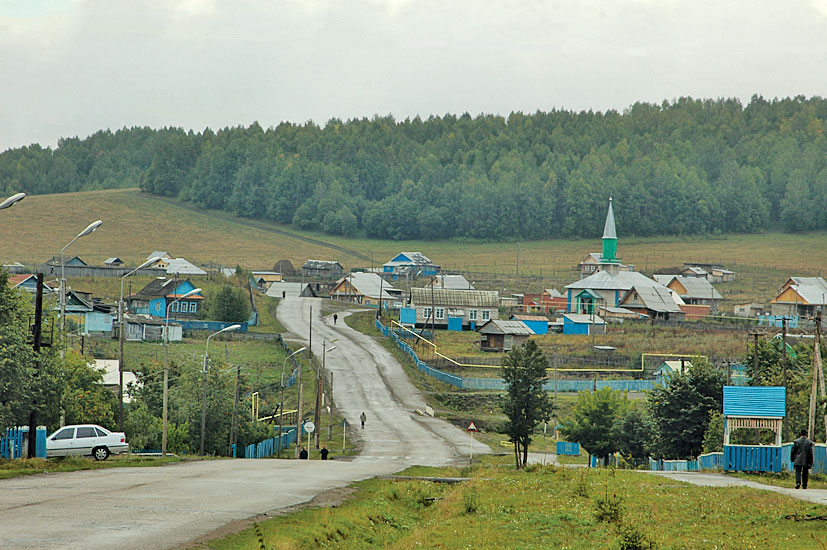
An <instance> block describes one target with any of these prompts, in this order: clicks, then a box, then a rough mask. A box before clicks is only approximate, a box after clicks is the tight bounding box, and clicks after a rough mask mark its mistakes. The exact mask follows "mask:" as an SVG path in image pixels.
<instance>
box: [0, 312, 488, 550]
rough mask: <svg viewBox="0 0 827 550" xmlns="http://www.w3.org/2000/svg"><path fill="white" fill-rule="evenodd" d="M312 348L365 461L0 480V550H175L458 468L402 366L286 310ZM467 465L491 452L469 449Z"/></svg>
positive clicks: (240, 463) (455, 432)
mask: <svg viewBox="0 0 827 550" xmlns="http://www.w3.org/2000/svg"><path fill="white" fill-rule="evenodd" d="M311 305H313V314H314V324H313V334H314V336H313V349H314V351H315V352H316V353H317V354H319V355H321V350H322V341H323V339H325V338H326V339H327V340H328V341H332V340H334V339H338V340H337V342H336V344H335V345H336V347H337V349H336V350H335V351H334V352H332V353H330V354H329V355H328V358H327V359H328V360H327V366H328V368H329V369H330V370H331V371H332V372H333V373H334V397H335V400H336V403H337V406H338V407H339V409H340V410H341V411H343V412H344V413H345V414H346V416H347V417H348V418H349V419H350V422H351V424H352V425H353V426H354V427H356V429H358V425H359V421H358V417H359V414H360V413H361V412H362V411H363V410H364V411H365V413H366V414H367V417H368V419H367V426H366V427H365V429H364V430H361V429H359V435H360V436H361V438H362V440H363V442H364V452H363V454H362V455H361V456H359V457H358V458H356V459H355V460H353V461H352V462H340V461H327V462H321V461H297V460H215V461H204V462H192V463H182V464H176V465H171V466H165V467H162V468H114V469H110V470H97V471H86V472H71V473H60V474H44V475H36V476H28V477H22V478H15V479H9V480H0V549H3V550H11V549H14V550H18V549H20V550H22V549H27V550H28V549H38V550H49V549H58V548H60V549H75V548H83V549H84V550H97V549H107V550H110V549H112V548H118V549H133V548H134V549H136V550H138V549H140V550H156V549H157V550H161V549H168V548H174V547H176V546H179V545H181V544H183V543H186V542H188V541H192V540H194V539H196V538H198V537H201V536H203V535H206V534H208V533H210V532H212V531H213V530H215V529H217V528H219V527H221V526H223V525H226V524H228V523H230V522H233V521H236V520H241V519H246V518H250V517H253V516H256V515H258V514H261V513H264V512H271V511H275V510H279V509H283V508H287V507H290V506H294V505H296V504H301V503H304V502H307V501H309V500H311V499H312V498H313V497H314V496H316V495H318V494H320V493H322V492H323V491H326V490H328V489H333V488H337V487H343V486H346V485H348V484H349V483H351V482H353V481H359V480H362V479H366V478H369V477H372V476H374V475H377V474H391V473H394V472H396V471H399V470H401V469H403V468H405V467H406V466H408V465H411V464H425V465H444V464H449V463H452V462H454V461H460V462H465V461H466V460H467V456H468V452H469V451H470V444H471V439H470V438H469V436H468V435H467V434H466V433H465V432H463V431H462V430H460V429H458V428H456V427H454V426H452V425H450V424H448V423H447V422H445V421H442V420H438V419H435V418H431V417H423V416H420V415H418V414H417V413H416V412H415V411H416V409H420V410H424V407H425V400H424V398H423V397H422V395H421V394H420V393H419V392H418V390H417V389H416V388H415V387H414V386H413V385H412V384H411V382H410V381H409V380H408V378H407V376H406V375H405V373H404V371H403V370H402V367H401V365H399V363H398V362H397V361H396V360H395V359H394V357H393V356H392V355H391V354H390V353H388V352H387V351H386V350H385V348H383V347H382V346H381V345H379V344H377V343H376V342H375V341H374V340H373V339H371V338H369V337H367V336H364V335H362V334H360V333H358V332H356V331H353V330H351V329H350V328H348V327H347V326H346V325H345V324H344V322H343V320H342V318H341V314H340V319H339V323H338V325H335V326H334V325H333V323H332V318H331V317H329V316H328V317H326V318H325V319H322V318H321V316H320V315H319V313H320V311H321V303H320V302H319V301H318V300H312V299H298V298H297V299H286V300H283V301H282V305H281V306H280V307H279V312H278V313H279V320H280V321H281V322H282V323H283V324H284V325H285V326H286V327H287V328H288V329H290V330H291V331H292V332H293V333H295V335H294V338H298V339H304V340H305V341H306V339H307V334H308V329H307V327H308V321H309V319H310V307H311ZM474 444H475V447H474V454H480V453H482V452H490V450H489V449H488V447H486V446H484V445H482V444H481V443H479V442H474Z"/></svg>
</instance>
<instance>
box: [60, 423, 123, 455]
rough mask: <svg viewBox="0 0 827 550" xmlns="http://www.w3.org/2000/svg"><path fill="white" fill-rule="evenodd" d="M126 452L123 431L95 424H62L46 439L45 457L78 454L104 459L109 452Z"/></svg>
mask: <svg viewBox="0 0 827 550" xmlns="http://www.w3.org/2000/svg"><path fill="white" fill-rule="evenodd" d="M128 452H129V443H127V442H126V436H125V435H124V434H123V433H121V432H110V431H109V430H106V429H104V428H101V427H100V426H98V425H96V424H78V425H75V426H64V427H62V428H60V429H59V430H57V431H56V432H55V433H53V434H52V435H50V436H49V437H48V438H47V439H46V457H54V456H71V455H80V456H91V457H92V458H94V459H95V460H106V459H107V458H108V457H109V455H110V454H120V453H128Z"/></svg>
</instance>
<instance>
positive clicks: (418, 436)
mask: <svg viewBox="0 0 827 550" xmlns="http://www.w3.org/2000/svg"><path fill="white" fill-rule="evenodd" d="M311 308H312V311H313V323H312V341H313V353H314V354H315V355H316V357H321V356H322V349H323V345H324V343H325V342H328V345H327V347H328V349H329V348H330V347H331V346H332V345H335V346H336V349H335V350H334V351H332V352H330V353H328V354H327V358H326V361H325V366H326V369H327V370H328V371H329V372H332V373H333V398H334V402H335V403H336V408H337V409H338V410H339V412H340V413H341V414H342V415H343V416H345V417H346V418H347V419H348V421H349V422H350V425H351V428H352V429H356V430H358V435H359V437H360V438H361V440H362V443H363V451H362V454H361V455H360V456H359V457H358V458H356V459H355V460H356V461H357V462H364V461H391V462H393V463H395V464H398V465H399V466H400V468H402V467H404V466H406V465H412V464H419V465H434V466H441V465H445V464H449V463H452V462H454V461H459V462H467V461H468V454H469V453H470V451H471V445H473V450H474V454H475V455H478V454H481V453H490V452H491V450H490V448H489V447H488V446H487V445H484V444H482V443H480V442H478V441H475V440H472V439H471V438H470V437H469V436H468V434H467V433H465V431H464V430H462V429H459V428H457V427H456V426H453V425H451V424H449V423H448V422H446V421H444V420H439V419H437V418H432V417H429V416H423V415H420V414H418V413H417V412H416V411H417V410H419V411H424V410H425V398H424V397H423V396H422V394H421V393H420V392H419V390H418V389H417V388H416V387H415V386H414V385H413V384H412V383H411V381H410V380H409V379H408V377H407V375H406V374H405V372H404V370H403V369H402V366H401V365H400V364H399V362H398V361H397V360H396V358H395V357H394V356H393V355H392V354H391V353H390V352H388V350H386V349H385V348H384V347H383V346H382V345H381V344H379V343H378V342H376V340H375V339H373V338H371V337H369V336H365V335H364V334H362V333H360V332H357V331H355V330H353V329H351V328H350V327H348V326H347V324H346V323H345V322H344V319H343V316H342V314H341V313H339V320H338V322H337V323H336V324H334V323H333V316H332V314H328V315H325V316H322V314H321V310H322V300H321V299H319V298H287V299H284V300H282V302H281V304H280V305H279V308H278V318H279V322H281V324H282V325H284V327H285V328H286V329H287V330H289V331H290V333H291V334H290V335H286V338H287V339H288V340H289V339H290V338H293V339H294V340H296V341H297V342H301V343H303V344H304V343H307V342H308V341H309V340H310V320H311V317H310V310H311ZM334 341H335V342H334ZM362 411H364V412H365V416H367V422H366V424H365V429H364V430H362V429H361V428H360V427H359V415H360V414H361V413H362Z"/></svg>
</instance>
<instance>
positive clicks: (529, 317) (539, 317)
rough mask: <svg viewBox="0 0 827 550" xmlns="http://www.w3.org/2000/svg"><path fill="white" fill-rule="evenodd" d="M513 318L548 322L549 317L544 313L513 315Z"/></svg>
mask: <svg viewBox="0 0 827 550" xmlns="http://www.w3.org/2000/svg"><path fill="white" fill-rule="evenodd" d="M511 318H512V319H514V320H515V321H545V322H546V323H548V317H545V316H543V315H512V316H511Z"/></svg>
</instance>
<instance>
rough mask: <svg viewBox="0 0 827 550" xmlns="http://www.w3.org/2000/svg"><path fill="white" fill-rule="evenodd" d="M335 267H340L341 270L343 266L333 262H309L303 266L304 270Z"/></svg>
mask: <svg viewBox="0 0 827 550" xmlns="http://www.w3.org/2000/svg"><path fill="white" fill-rule="evenodd" d="M334 265H338V266H339V268H341V267H342V264H340V263H339V262H332V261H328V260H307V261H306V262H304V265H302V269H331V268H332V267H333V266H334Z"/></svg>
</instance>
